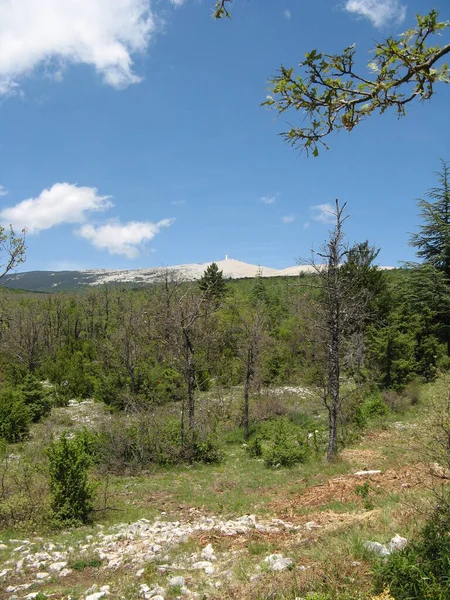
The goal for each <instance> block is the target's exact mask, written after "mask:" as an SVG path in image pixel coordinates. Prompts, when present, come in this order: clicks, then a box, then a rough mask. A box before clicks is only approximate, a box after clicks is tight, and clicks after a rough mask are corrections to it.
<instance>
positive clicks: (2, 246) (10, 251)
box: [0, 225, 26, 279]
mask: <svg viewBox="0 0 450 600" xmlns="http://www.w3.org/2000/svg"><path fill="white" fill-rule="evenodd" d="M25 251H26V246H25V230H23V231H22V235H21V236H17V235H16V234H15V233H14V230H13V228H12V227H10V228H9V230H6V229H5V228H4V227H2V226H1V225H0V261H1V262H0V279H2V278H3V277H5V275H7V274H8V273H9V272H10V271H12V270H13V269H15V268H16V267H18V266H19V265H20V264H21V263H23V262H24V260H25Z"/></svg>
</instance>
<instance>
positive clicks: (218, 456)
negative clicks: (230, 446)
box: [192, 436, 224, 465]
mask: <svg viewBox="0 0 450 600" xmlns="http://www.w3.org/2000/svg"><path fill="white" fill-rule="evenodd" d="M223 458H224V455H223V452H222V449H221V447H220V446H219V443H218V441H217V440H216V439H214V438H212V437H211V436H208V437H207V438H206V439H204V440H201V439H195V440H194V443H193V446H192V459H193V460H194V462H202V463H206V464H210V465H211V464H218V463H220V462H222V460H223Z"/></svg>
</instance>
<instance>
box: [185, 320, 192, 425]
mask: <svg viewBox="0 0 450 600" xmlns="http://www.w3.org/2000/svg"><path fill="white" fill-rule="evenodd" d="M183 336H184V357H185V363H184V372H185V380H186V385H187V400H188V407H187V408H188V423H189V431H190V433H192V432H193V431H194V429H195V365H194V348H193V347H192V343H191V340H190V337H189V332H188V331H187V330H184V331H183Z"/></svg>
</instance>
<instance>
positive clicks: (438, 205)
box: [410, 160, 450, 278]
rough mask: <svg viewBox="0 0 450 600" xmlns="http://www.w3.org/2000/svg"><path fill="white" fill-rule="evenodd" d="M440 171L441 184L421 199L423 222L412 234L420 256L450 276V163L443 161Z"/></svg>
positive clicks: (413, 244)
mask: <svg viewBox="0 0 450 600" xmlns="http://www.w3.org/2000/svg"><path fill="white" fill-rule="evenodd" d="M441 164H442V170H441V171H437V173H436V175H437V178H438V182H439V185H438V186H437V187H434V188H431V189H430V190H429V191H428V192H427V193H426V195H427V197H428V198H429V200H425V199H423V198H421V199H419V200H418V202H417V204H418V206H419V208H420V209H421V212H420V216H421V218H422V221H423V224H422V225H421V226H420V230H419V233H414V234H412V235H411V241H410V244H411V246H413V247H415V248H417V249H418V250H417V255H418V256H419V257H420V258H422V259H424V261H425V262H426V263H428V264H430V265H432V266H433V267H435V268H436V269H437V270H438V271H442V272H443V273H444V274H445V275H446V276H447V277H449V278H450V164H449V163H448V162H445V161H443V160H441Z"/></svg>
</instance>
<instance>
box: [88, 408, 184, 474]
mask: <svg viewBox="0 0 450 600" xmlns="http://www.w3.org/2000/svg"><path fill="white" fill-rule="evenodd" d="M180 450H181V449H180V422H179V420H178V419H171V418H167V417H158V416H155V415H153V414H151V413H149V412H148V411H145V410H141V411H138V412H136V413H135V414H133V415H130V416H125V415H117V416H116V417H115V418H113V419H111V420H110V421H108V422H107V423H105V424H104V425H103V427H102V429H101V431H100V433H99V460H100V461H101V463H102V465H103V467H104V468H105V469H106V470H107V471H109V472H113V473H120V472H123V470H124V469H130V470H136V469H138V470H141V469H148V468H149V467H150V466H151V465H152V464H153V465H161V466H166V465H171V464H176V463H177V462H179V461H180Z"/></svg>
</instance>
